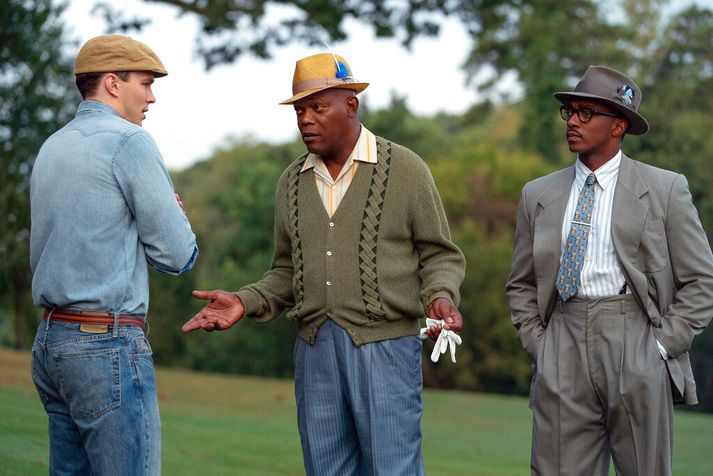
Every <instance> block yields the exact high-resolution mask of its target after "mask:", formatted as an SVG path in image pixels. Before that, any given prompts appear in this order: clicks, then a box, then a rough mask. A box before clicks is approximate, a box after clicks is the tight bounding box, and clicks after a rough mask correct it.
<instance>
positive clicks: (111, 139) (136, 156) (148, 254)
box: [30, 101, 198, 315]
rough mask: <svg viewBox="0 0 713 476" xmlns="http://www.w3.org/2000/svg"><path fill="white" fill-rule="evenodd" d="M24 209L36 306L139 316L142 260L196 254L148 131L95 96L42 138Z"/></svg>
mask: <svg viewBox="0 0 713 476" xmlns="http://www.w3.org/2000/svg"><path fill="white" fill-rule="evenodd" d="M30 207H31V217H32V227H31V232H30V268H31V269H32V273H33V277H32V298H33V300H34V302H35V305H37V306H41V307H61V308H71V309H78V310H87V311H98V312H112V313H113V312H119V313H121V314H130V315H146V313H147V312H148V304H149V286H148V266H147V262H148V263H150V264H151V265H152V266H153V267H154V268H156V269H157V270H159V271H161V272H165V273H170V274H180V273H183V272H186V271H188V270H189V269H191V267H193V263H194V262H195V259H196V257H197V255H198V247H197V246H196V237H195V235H194V234H193V231H192V230H191V225H190V223H189V222H188V218H186V215H185V213H184V212H183V210H182V209H181V207H180V206H179V205H178V203H177V202H176V197H175V195H174V191H173V183H172V181H171V178H170V177H169V175H168V171H167V170H166V166H165V164H164V162H163V158H162V157H161V154H160V152H159V151H158V147H157V146H156V143H155V142H154V140H153V138H152V137H151V136H150V135H149V134H148V133H147V132H146V131H144V129H142V128H141V127H140V126H138V125H136V124H132V123H130V122H128V121H126V120H124V119H122V118H121V117H120V116H119V114H118V113H117V112H116V111H115V110H114V109H113V108H111V107H110V106H108V105H106V104H103V103H100V102H96V101H83V102H82V103H81V104H80V105H79V108H78V110H77V115H76V117H75V118H74V119H73V120H72V121H70V122H69V123H68V124H67V125H66V126H64V127H63V128H62V129H60V130H59V131H57V132H55V133H54V134H53V135H52V136H50V137H49V138H48V139H47V140H46V141H45V143H44V144H43V145H42V148H41V149H40V151H39V153H38V155H37V159H36V161H35V165H34V167H33V170H32V177H31V179H30Z"/></svg>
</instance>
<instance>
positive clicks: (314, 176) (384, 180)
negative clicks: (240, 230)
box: [183, 54, 465, 476]
mask: <svg viewBox="0 0 713 476" xmlns="http://www.w3.org/2000/svg"><path fill="white" fill-rule="evenodd" d="M367 86H368V84H367V83H360V82H358V81H356V80H355V79H354V78H353V76H352V72H351V69H350V68H349V66H348V64H347V62H346V61H345V60H344V58H342V57H341V56H336V55H332V54H318V55H314V56H310V57H307V58H304V59H301V60H299V61H298V62H297V65H296V68H295V74H294V79H293V84H292V91H293V96H292V97H290V98H289V99H287V100H285V101H283V102H282V104H291V105H293V106H294V109H295V112H296V115H297V127H298V129H299V131H300V134H301V136H302V140H303V141H304V143H305V145H306V147H307V151H308V153H306V154H304V155H303V156H302V157H300V158H299V159H297V160H296V161H295V162H293V163H292V164H291V165H290V166H289V167H288V168H287V169H286V170H285V171H284V173H283V174H282V177H281V178H280V181H279V183H278V185H277V193H276V196H275V197H276V199H275V202H276V204H275V206H276V210H275V230H274V233H275V252H274V256H273V261H272V266H271V268H270V270H269V271H268V272H267V273H266V274H265V276H264V278H263V279H262V280H261V281H259V282H257V283H255V284H251V285H248V286H245V287H243V288H242V289H240V290H239V291H238V292H237V293H228V292H225V291H212V292H203V291H196V292H194V296H196V297H197V298H199V299H208V300H210V301H211V303H210V304H208V305H207V306H206V307H204V308H203V310H202V311H201V312H199V313H198V314H196V315H195V316H194V317H193V318H192V319H191V320H190V321H188V322H187V323H186V324H185V325H184V326H183V330H184V331H185V332H189V331H192V330H194V329H200V328H202V329H205V330H213V329H219V330H223V329H227V328H228V327H230V326H232V325H233V324H235V323H236V322H237V321H238V320H240V319H241V318H242V317H243V315H248V316H250V317H251V318H252V319H253V320H254V321H256V322H258V323H263V322H268V321H270V320H272V319H274V318H276V317H277V316H278V315H279V314H280V313H281V312H282V310H283V309H285V308H288V307H290V308H292V309H291V311H290V312H289V314H288V317H289V318H291V319H294V320H296V321H297V327H298V335H299V338H298V339H297V341H296V343H295V352H294V355H295V397H296V400H297V417H298V427H299V432H300V437H301V440H302V453H303V456H304V464H305V470H306V472H307V474H308V475H335V476H336V475H340V476H341V475H345V474H374V475H377V474H383V475H389V476H396V475H409V476H413V475H418V474H423V473H424V469H423V458H422V455H421V414H422V410H423V405H422V400H421V390H422V375H421V341H420V339H419V324H418V318H419V317H421V316H423V315H424V313H427V314H428V315H429V316H430V317H432V318H434V319H439V320H443V321H444V323H443V328H445V329H449V330H451V331H454V332H459V331H460V329H461V326H462V318H461V315H460V313H459V312H458V309H457V308H456V305H457V304H458V301H459V287H460V284H461V281H462V280H463V275H464V271H465V260H464V257H463V254H462V253H461V251H460V249H458V247H457V246H456V245H455V244H453V242H452V241H451V238H450V232H449V229H448V223H447V221H446V216H445V213H444V211H443V207H442V205H441V200H440V198H439V196H438V192H437V190H436V187H435V185H434V182H433V178H432V177H431V174H430V172H429V170H428V168H427V167H426V164H425V163H424V162H423V161H422V160H421V159H420V158H419V157H418V156H417V155H416V154H414V153H413V152H411V151H410V150H408V149H406V148H404V147H402V146H400V145H397V144H394V143H392V142H390V141H388V140H387V139H384V138H381V137H377V136H375V135H374V134H373V133H371V132H370V131H369V130H367V129H366V127H364V126H363V125H361V124H360V123H359V118H358V109H359V100H358V99H357V96H356V95H357V94H358V93H360V92H361V91H363V90H364V89H365V88H366V87H367ZM439 332H440V326H433V327H432V328H430V329H429V335H430V337H431V338H435V337H436V336H438V334H439Z"/></svg>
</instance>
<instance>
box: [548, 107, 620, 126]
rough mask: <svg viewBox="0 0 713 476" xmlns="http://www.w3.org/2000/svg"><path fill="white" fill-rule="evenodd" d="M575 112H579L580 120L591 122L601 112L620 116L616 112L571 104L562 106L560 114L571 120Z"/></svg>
mask: <svg viewBox="0 0 713 476" xmlns="http://www.w3.org/2000/svg"><path fill="white" fill-rule="evenodd" d="M575 113H577V118H578V119H579V122H589V121H591V120H592V116H593V115H595V114H599V115H600V116H609V117H620V116H617V115H616V114H612V113H610V112H604V111H598V110H597V109H594V108H591V107H580V108H574V107H569V106H560V116H562V119H564V120H565V121H569V120H570V119H572V116H573V115H574V114H575Z"/></svg>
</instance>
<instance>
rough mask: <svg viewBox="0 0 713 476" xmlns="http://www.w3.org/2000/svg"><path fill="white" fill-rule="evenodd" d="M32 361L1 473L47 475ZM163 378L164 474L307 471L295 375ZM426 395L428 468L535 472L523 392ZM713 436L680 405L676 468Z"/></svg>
mask: <svg viewBox="0 0 713 476" xmlns="http://www.w3.org/2000/svg"><path fill="white" fill-rule="evenodd" d="M29 359H30V356H29V354H28V353H27V352H16V351H12V350H8V349H2V348H0V475H22V476H29V475H46V474H47V458H48V450H47V416H46V414H45V412H44V410H43V409H42V406H41V404H40V402H39V399H38V398H37V395H36V394H35V391H34V388H33V387H32V382H31V380H30V370H29ZM157 379H158V389H159V400H160V404H161V421H162V425H163V428H162V429H163V474H165V475H170V476H174V475H205V476H209V475H241V476H242V475H246V476H250V475H299V474H304V470H303V468H302V456H301V452H300V443H299V436H298V434H297V424H296V417H295V405H294V399H293V393H292V392H293V387H292V382H291V381H290V380H277V379H264V378H253V377H241V376H228V375H219V374H208V373H199V372H189V371H184V370H176V369H167V368H159V369H157ZM424 400H425V411H424V417H423V435H424V437H423V450H424V458H425V462H426V470H427V472H428V474H430V475H436V476H438V475H527V474H529V453H530V411H529V410H528V408H527V400H526V399H524V398H519V397H507V396H500V395H486V394H476V393H463V392H451V391H435V390H426V391H425V392H424ZM711 441H713V415H703V414H694V413H690V412H685V411H680V410H677V412H676V441H675V444H676V449H675V464H674V471H673V474H674V475H676V476H679V475H680V476H684V475H691V476H699V475H700V476H703V475H711V474H713V451H711V450H710V444H711ZM612 474H613V473H612Z"/></svg>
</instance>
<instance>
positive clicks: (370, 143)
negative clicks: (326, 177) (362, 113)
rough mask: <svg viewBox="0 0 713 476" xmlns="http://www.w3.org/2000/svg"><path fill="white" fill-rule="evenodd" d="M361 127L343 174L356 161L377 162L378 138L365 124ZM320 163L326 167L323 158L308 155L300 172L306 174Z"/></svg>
mask: <svg viewBox="0 0 713 476" xmlns="http://www.w3.org/2000/svg"><path fill="white" fill-rule="evenodd" d="M359 125H360V126H361V132H360V133H359V139H357V142H356V145H355V146H354V149H353V150H352V152H351V154H349V157H348V158H347V161H346V162H345V163H344V167H342V172H344V171H345V170H347V169H348V168H349V167H350V166H351V164H352V162H354V161H357V162H367V163H370V164H375V163H376V161H377V157H376V136H375V135H374V134H373V133H372V132H371V131H370V130H369V129H367V128H366V127H364V125H363V124H359ZM318 161H319V162H321V163H322V166H324V162H322V158H321V157H320V156H319V155H317V154H312V153H310V154H309V155H307V159H306V160H305V163H304V165H302V170H300V172H304V171H305V170H309V169H311V168H314V167H315V166H316V165H317V162H318ZM325 168H326V167H325ZM342 172H340V174H339V175H340V176H341V175H342Z"/></svg>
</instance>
